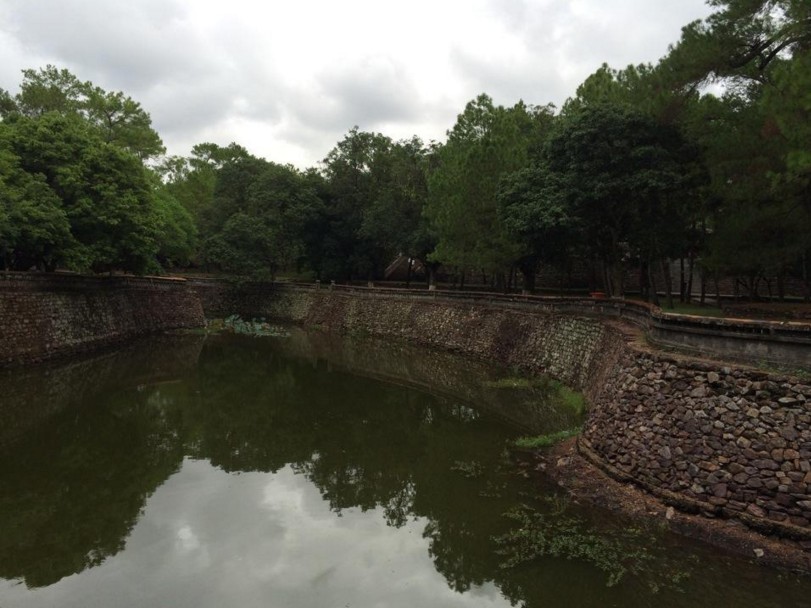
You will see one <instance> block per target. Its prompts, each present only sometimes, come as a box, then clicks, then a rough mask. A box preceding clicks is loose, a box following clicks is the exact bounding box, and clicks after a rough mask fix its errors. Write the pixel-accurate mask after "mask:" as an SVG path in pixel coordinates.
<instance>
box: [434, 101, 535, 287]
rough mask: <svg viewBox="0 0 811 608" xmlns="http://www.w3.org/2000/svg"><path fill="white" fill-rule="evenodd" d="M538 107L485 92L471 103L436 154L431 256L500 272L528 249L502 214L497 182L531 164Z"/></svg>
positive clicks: (452, 262)
mask: <svg viewBox="0 0 811 608" xmlns="http://www.w3.org/2000/svg"><path fill="white" fill-rule="evenodd" d="M547 114H548V108H542V109H540V110H536V109H534V108H531V107H528V106H526V105H524V104H523V103H522V102H519V103H518V104H516V105H515V106H514V107H512V108H504V107H502V106H495V105H493V102H492V100H491V99H490V98H489V97H488V96H487V95H480V96H479V97H477V98H476V99H475V100H473V101H470V102H469V103H468V104H467V106H466V107H465V110H464V112H463V113H462V114H460V115H459V116H458V118H457V121H456V124H455V125H454V127H453V129H452V130H451V131H449V132H448V141H447V143H446V144H445V145H444V146H442V147H441V148H440V149H439V150H438V153H437V159H436V165H437V166H436V168H435V169H434V170H433V171H432V172H431V176H430V180H429V199H428V205H427V207H426V215H427V217H428V219H429V220H430V222H431V226H432V229H433V230H434V232H435V234H436V236H437V238H438V243H437V246H436V249H435V251H434V252H433V254H432V258H433V259H434V260H435V261H439V262H442V263H443V264H450V265H453V266H457V267H460V268H462V269H466V268H477V269H484V270H487V271H492V272H496V273H499V274H498V276H501V275H500V273H501V272H503V271H504V270H505V269H507V268H509V267H510V266H511V265H512V264H513V263H514V262H515V261H517V260H518V259H519V258H521V257H522V256H523V255H524V254H525V252H524V249H523V247H522V245H521V244H520V243H516V242H515V241H514V240H513V239H512V238H511V237H510V235H509V234H508V233H507V231H506V229H505V226H504V225H503V222H502V218H501V216H500V215H499V213H498V204H497V199H496V193H497V191H498V186H499V182H500V180H501V179H502V178H504V177H506V176H507V175H509V174H510V173H512V172H514V171H516V170H518V169H521V168H523V167H524V166H526V165H527V163H528V154H529V150H530V146H531V145H532V143H533V137H534V136H536V134H537V124H536V122H537V120H538V117H541V118H542V119H543V118H546V116H547Z"/></svg>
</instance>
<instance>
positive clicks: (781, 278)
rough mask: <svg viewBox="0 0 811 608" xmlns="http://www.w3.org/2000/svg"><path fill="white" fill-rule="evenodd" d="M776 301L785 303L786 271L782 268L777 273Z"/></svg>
mask: <svg viewBox="0 0 811 608" xmlns="http://www.w3.org/2000/svg"><path fill="white" fill-rule="evenodd" d="M777 299H778V300H780V301H781V302H785V301H786V271H785V269H784V268H781V269H780V272H778V273H777Z"/></svg>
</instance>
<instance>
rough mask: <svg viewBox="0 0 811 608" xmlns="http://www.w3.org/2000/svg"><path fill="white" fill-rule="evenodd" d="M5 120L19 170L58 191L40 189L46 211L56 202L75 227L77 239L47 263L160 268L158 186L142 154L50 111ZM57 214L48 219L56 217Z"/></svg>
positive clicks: (100, 267)
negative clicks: (155, 205)
mask: <svg viewBox="0 0 811 608" xmlns="http://www.w3.org/2000/svg"><path fill="white" fill-rule="evenodd" d="M5 124H7V125H8V126H9V128H10V129H11V133H10V145H11V149H12V151H13V153H14V154H16V155H17V157H18V158H19V166H20V169H21V170H22V171H23V172H25V173H27V174H28V175H30V176H36V177H34V179H36V180H41V183H42V184H44V185H47V187H48V188H49V189H50V191H51V192H52V193H53V195H52V196H51V195H48V196H46V195H45V191H44V190H42V188H41V186H36V188H37V189H38V191H39V193H40V195H39V196H38V198H37V200H38V201H40V203H39V204H40V208H43V205H46V202H47V201H50V204H52V206H55V205H57V203H56V201H58V208H59V210H61V212H62V213H64V215H65V216H66V217H67V220H68V222H69V225H70V234H71V235H72V238H73V241H72V242H73V243H74V244H73V245H72V246H71V247H70V248H68V249H64V248H58V247H57V250H58V251H59V254H56V253H54V254H53V259H52V260H51V261H50V262H49V264H48V265H49V266H54V265H56V264H58V263H60V262H64V263H66V264H67V265H68V266H70V267H72V268H75V269H79V270H82V269H92V270H95V271H108V270H112V269H121V270H130V271H133V272H144V271H145V270H148V269H150V268H153V267H154V265H155V259H154V254H155V251H156V245H155V221H154V219H155V218H154V214H153V210H154V208H153V198H152V190H151V187H150V182H149V178H148V175H147V173H146V170H145V169H144V167H143V165H142V164H141V162H140V160H139V159H138V158H136V157H135V156H133V155H132V154H130V153H128V152H126V151H124V150H122V149H121V148H118V147H116V146H114V145H112V144H109V143H107V142H105V141H104V140H102V139H101V137H100V136H99V134H98V133H97V132H96V131H95V130H93V129H91V128H88V126H87V124H86V123H85V122H84V121H82V120H81V119H80V118H78V117H76V116H63V115H59V114H57V113H54V112H49V113H47V114H44V115H42V116H41V117H37V118H29V117H22V116H21V117H18V118H16V119H14V120H13V121H11V122H7V123H5ZM54 197H55V198H54ZM58 215H59V214H58V213H50V214H49V215H48V216H47V217H50V218H52V219H54V221H55V219H56V218H57V217H58ZM55 225H56V224H54V226H55Z"/></svg>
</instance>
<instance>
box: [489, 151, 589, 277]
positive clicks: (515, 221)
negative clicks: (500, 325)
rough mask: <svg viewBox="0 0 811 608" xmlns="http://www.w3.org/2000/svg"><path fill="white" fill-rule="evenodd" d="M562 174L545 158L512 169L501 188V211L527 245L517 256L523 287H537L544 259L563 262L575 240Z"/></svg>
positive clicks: (511, 231) (510, 228) (510, 231)
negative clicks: (562, 186) (553, 170)
mask: <svg viewBox="0 0 811 608" xmlns="http://www.w3.org/2000/svg"><path fill="white" fill-rule="evenodd" d="M559 179H560V176H559V175H558V174H556V173H554V172H552V171H550V170H549V167H548V166H547V165H546V163H545V162H543V161H540V162H537V163H533V164H532V165H531V166H530V167H527V168H524V169H521V170H519V171H516V172H514V173H511V174H510V175H508V176H507V177H506V178H504V179H503V180H502V182H501V186H500V188H499V192H498V202H499V215H500V217H501V219H502V221H503V222H504V226H505V228H506V230H507V232H508V234H510V235H511V236H512V237H514V238H515V239H516V240H517V241H518V242H520V243H522V244H524V245H525V250H524V255H523V256H522V257H521V258H520V259H519V260H518V263H517V265H518V268H519V270H520V271H521V273H522V275H523V279H524V281H523V285H524V290H525V291H528V292H530V293H531V292H532V291H533V290H534V289H535V275H536V273H537V271H538V265H539V264H540V263H541V262H547V263H549V264H553V265H557V266H563V265H564V263H565V261H566V258H567V257H568V256H569V255H570V254H571V252H572V249H573V247H574V244H575V242H576V238H575V237H576V234H575V228H574V225H573V222H574V218H573V217H572V215H571V211H572V210H571V209H570V208H569V206H568V205H567V201H566V197H565V196H564V193H563V192H562V188H561V186H560V184H559V183H558V181H559Z"/></svg>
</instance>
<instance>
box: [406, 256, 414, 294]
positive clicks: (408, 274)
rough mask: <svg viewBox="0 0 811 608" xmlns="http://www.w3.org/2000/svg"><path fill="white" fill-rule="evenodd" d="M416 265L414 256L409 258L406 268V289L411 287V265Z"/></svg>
mask: <svg viewBox="0 0 811 608" xmlns="http://www.w3.org/2000/svg"><path fill="white" fill-rule="evenodd" d="M413 265H414V258H408V268H407V269H406V289H408V288H409V287H411V267H412V266H413Z"/></svg>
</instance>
